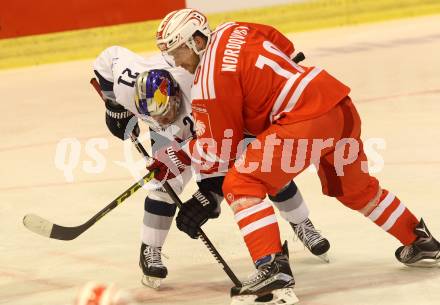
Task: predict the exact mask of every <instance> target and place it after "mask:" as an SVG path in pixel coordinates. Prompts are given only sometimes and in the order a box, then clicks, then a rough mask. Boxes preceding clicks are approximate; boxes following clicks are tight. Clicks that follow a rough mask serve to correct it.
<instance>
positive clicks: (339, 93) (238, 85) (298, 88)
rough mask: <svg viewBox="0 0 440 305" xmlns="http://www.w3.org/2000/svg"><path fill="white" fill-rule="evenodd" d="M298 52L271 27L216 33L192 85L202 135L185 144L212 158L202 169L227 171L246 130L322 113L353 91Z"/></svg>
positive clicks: (224, 28) (240, 26) (237, 25)
mask: <svg viewBox="0 0 440 305" xmlns="http://www.w3.org/2000/svg"><path fill="white" fill-rule="evenodd" d="M293 52H294V46H293V44H292V42H291V41H290V40H289V39H288V38H287V37H285V36H284V35H283V34H281V33H280V32H279V31H277V30H276V29H275V28H273V27H270V26H266V25H261V24H252V23H245V22H229V23H225V24H223V25H220V26H219V27H218V28H217V29H216V30H215V31H214V33H213V34H212V37H211V41H210V43H209V45H208V46H207V48H206V51H205V52H204V55H203V57H202V58H201V61H200V64H199V66H198V68H197V70H196V72H195V78H194V84H193V87H192V89H191V99H192V102H191V106H192V111H193V116H194V119H195V127H196V133H197V139H194V140H191V142H189V143H188V144H187V145H185V147H184V149H185V150H186V152H187V153H188V154H191V155H192V156H193V160H194V159H196V160H197V159H202V163H203V162H207V164H208V167H209V168H208V167H206V168H202V173H203V172H206V173H213V172H215V171H217V170H218V168H219V166H220V171H222V172H226V171H227V169H228V167H229V165H230V161H232V160H234V159H235V158H236V151H237V147H239V146H237V145H238V144H239V142H240V141H241V140H242V139H243V135H244V134H245V133H250V134H253V135H257V134H259V133H261V132H262V131H264V130H265V129H266V128H267V127H269V126H270V124H272V123H277V124H290V123H295V122H298V121H302V120H308V119H311V118H314V117H318V116H320V115H322V114H324V113H326V112H328V111H329V110H330V109H332V108H333V107H334V106H335V105H336V104H337V103H339V102H340V101H341V100H342V99H343V98H344V97H346V96H347V95H348V94H349V92H350V88H348V87H347V86H345V85H344V84H342V83H341V82H340V81H338V80H337V79H335V78H334V77H332V76H331V75H330V74H329V73H327V72H326V71H325V70H322V69H320V68H317V67H305V66H301V65H298V64H295V63H294V62H293V61H292V60H291V58H290V57H291V56H292V54H293ZM239 149H241V147H239ZM222 164H223V165H224V166H223V167H222V166H221V165H222Z"/></svg>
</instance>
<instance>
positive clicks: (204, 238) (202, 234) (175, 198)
mask: <svg viewBox="0 0 440 305" xmlns="http://www.w3.org/2000/svg"><path fill="white" fill-rule="evenodd" d="M90 84H91V85H92V86H93V88H94V89H95V90H96V92H97V93H98V94H99V96H100V97H101V99H102V100H103V101H104V97H103V95H102V92H101V86H100V85H99V83H98V81H97V80H96V78H92V79H91V80H90ZM130 139H131V141H132V142H133V144H134V146H135V147H136V149H137V150H138V151H139V153H140V154H141V155H142V156H143V157H144V158H145V159H146V160H148V159H150V156H149V155H148V152H147V151H146V150H145V148H144V147H143V146H142V144H141V143H140V142H139V141H138V139H137V138H136V136H134V135H133V134H130ZM163 188H164V189H165V191H166V192H167V193H168V195H169V196H170V197H171V199H172V200H173V201H174V203H175V204H176V205H177V207H178V208H179V209H180V208H181V207H182V201H181V200H180V198H179V196H177V194H176V192H174V190H173V188H172V187H171V185H170V184H169V183H168V182H167V181H165V183H164V184H163ZM200 239H201V240H202V242H203V243H204V244H205V246H206V247H207V248H208V250H209V252H211V254H212V255H213V256H214V258H215V259H216V260H217V262H218V263H219V264H220V265H221V266H222V267H223V270H224V271H225V273H226V274H227V275H228V276H229V278H230V279H231V281H232V282H233V283H234V285H235V286H237V287H241V286H242V284H241V282H240V280H239V279H238V278H237V276H236V275H235V274H234V272H233V271H232V269H231V268H230V267H229V266H228V264H227V263H226V261H225V260H224V259H223V257H222V256H221V255H220V253H219V252H218V251H217V249H216V248H215V247H214V245H213V244H212V242H211V241H210V240H209V238H208V236H206V234H205V232H203V230H202V229H200Z"/></svg>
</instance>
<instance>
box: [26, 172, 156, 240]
mask: <svg viewBox="0 0 440 305" xmlns="http://www.w3.org/2000/svg"><path fill="white" fill-rule="evenodd" d="M153 178H154V174H153V173H148V174H147V175H145V176H144V177H143V178H142V179H140V180H139V181H137V182H136V183H135V184H133V185H132V186H130V187H129V188H128V189H127V190H125V191H124V192H123V193H122V194H121V195H119V196H118V197H117V198H116V199H115V200H113V201H112V202H110V203H109V204H108V205H107V206H106V207H104V208H103V209H102V210H101V211H99V212H98V213H96V214H95V215H94V216H93V217H92V218H90V219H89V220H88V221H86V222H85V223H83V224H82V225H79V226H75V227H64V226H60V225H57V224H55V223H53V222H51V221H49V220H46V219H44V218H42V217H40V216H38V215H36V214H27V215H25V216H24V218H23V224H24V226H25V227H26V228H27V229H28V230H30V231H32V232H34V233H36V234H39V235H42V236H44V237H49V238H53V239H59V240H72V239H75V238H77V237H78V236H79V235H81V234H82V233H84V232H85V231H87V230H88V229H89V228H90V227H91V226H93V225H94V224H95V223H96V222H97V221H98V220H100V219H101V218H102V217H104V216H105V215H106V214H107V213H108V212H110V211H111V210H113V209H114V208H116V207H117V206H118V205H120V204H121V203H122V202H124V201H125V199H127V198H129V197H130V196H131V195H133V194H134V193H135V192H136V191H137V190H138V189H140V188H141V187H142V186H143V185H144V184H146V183H148V182H149V181H151V180H153Z"/></svg>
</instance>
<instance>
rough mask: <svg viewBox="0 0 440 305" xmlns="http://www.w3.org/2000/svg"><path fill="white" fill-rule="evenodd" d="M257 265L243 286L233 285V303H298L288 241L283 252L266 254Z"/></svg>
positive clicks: (236, 304)
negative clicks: (294, 289)
mask: <svg viewBox="0 0 440 305" xmlns="http://www.w3.org/2000/svg"><path fill="white" fill-rule="evenodd" d="M256 265H257V270H256V272H255V273H254V274H253V275H252V276H251V277H250V278H249V280H247V281H244V282H243V283H242V287H232V289H231V298H232V302H231V305H261V304H266V305H267V304H268V305H275V304H284V305H293V304H296V303H298V298H297V297H296V295H295V293H294V291H293V287H294V286H295V280H294V278H293V275H292V270H291V269H290V265H289V252H288V249H287V242H285V243H284V245H283V252H281V253H277V254H273V255H268V256H265V257H264V258H262V259H260V261H259V262H257V263H256Z"/></svg>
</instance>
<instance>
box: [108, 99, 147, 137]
mask: <svg viewBox="0 0 440 305" xmlns="http://www.w3.org/2000/svg"><path fill="white" fill-rule="evenodd" d="M105 108H107V109H106V111H105V124H106V125H107V127H108V129H109V130H110V132H111V133H112V134H113V135H114V136H115V137H118V138H119V139H121V140H125V139H127V138H128V136H129V134H130V133H131V132H133V134H134V135H135V136H136V137H137V136H139V125H138V122H137V118H135V117H134V115H133V113H131V112H130V111H128V110H126V109H125V108H124V107H123V106H121V105H119V104H117V103H115V102H112V101H106V102H105ZM132 118H133V121H134V122H133V121H131V123H130V124H129V122H130V120H131V119H132ZM127 127H128V128H127ZM126 129H128V130H127V132H126Z"/></svg>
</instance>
